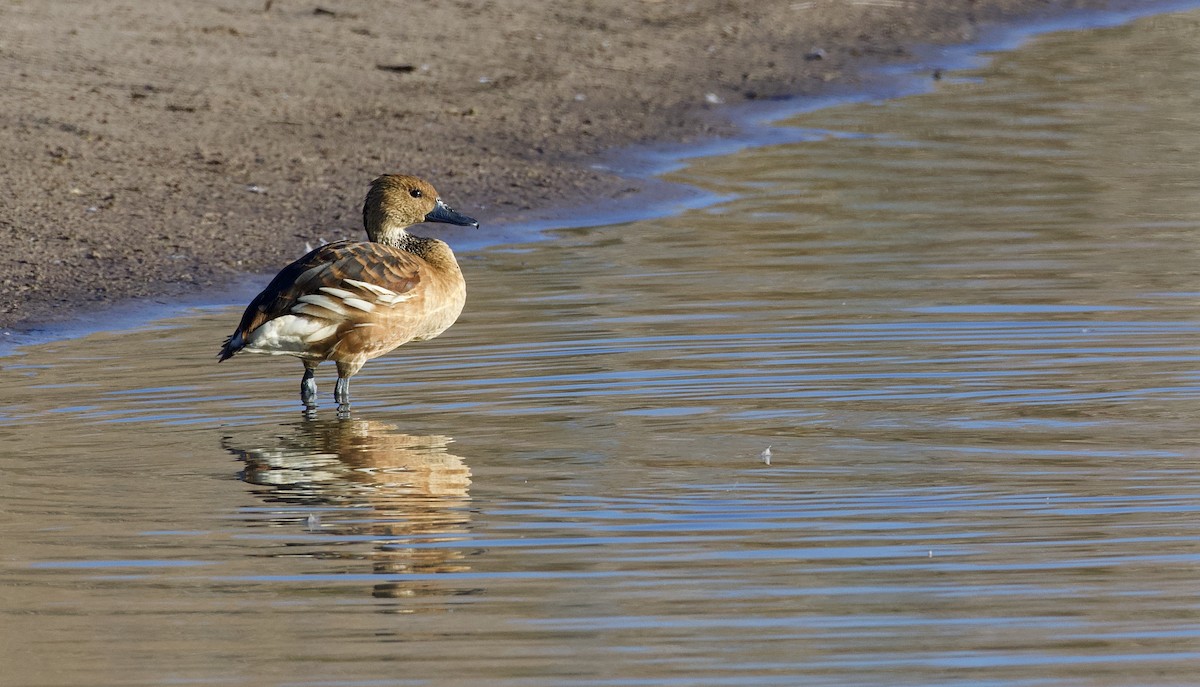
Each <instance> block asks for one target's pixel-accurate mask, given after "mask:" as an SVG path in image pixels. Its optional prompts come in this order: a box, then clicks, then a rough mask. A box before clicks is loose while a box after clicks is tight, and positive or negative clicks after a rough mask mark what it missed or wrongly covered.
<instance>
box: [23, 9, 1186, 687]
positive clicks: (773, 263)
mask: <svg viewBox="0 0 1200 687" xmlns="http://www.w3.org/2000/svg"><path fill="white" fill-rule="evenodd" d="M1198 32H1200V14H1195V13H1193V14H1183V15H1169V16H1162V17H1156V18H1149V19H1144V20H1141V21H1138V22H1135V23H1133V24H1131V25H1129V26H1123V27H1116V28H1109V29H1103V30H1097V31H1090V32H1084V33H1065V34H1055V35H1050V36H1046V37H1043V38H1042V39H1039V40H1038V41H1036V42H1035V43H1034V44H1033V45H1030V46H1028V47H1026V48H1024V49H1022V50H1021V51H1019V52H1016V53H1012V54H1004V55H1000V56H998V57H997V58H996V59H995V61H994V62H993V63H992V64H991V65H990V66H987V67H983V68H980V69H978V70H976V71H972V72H967V73H958V74H949V75H947V78H946V79H944V80H943V81H941V82H939V83H938V85H937V87H936V88H935V90H934V92H933V93H930V94H927V95H921V96H915V97H910V98H906V99H902V100H895V101H889V102H882V103H868V104H857V105H848V106H844V107H839V108H834V109H828V110H822V111H819V112H814V113H809V114H806V115H804V116H802V117H800V118H799V119H797V120H795V121H793V122H791V124H792V125H794V126H797V127H801V128H802V131H801V132H800V136H798V138H800V139H803V140H800V141H799V142H796V143H791V144H787V145H778V146H773V147H768V148H763V149H756V150H748V151H743V152H741V153H738V154H734V155H730V156H725V157H720V158H712V159H705V160H699V161H696V162H695V164H693V165H691V166H689V167H688V168H686V169H683V170H680V171H678V172H676V173H674V174H673V178H674V179H675V180H677V181H682V182H686V183H690V184H695V185H697V186H700V187H702V188H704V189H706V190H707V191H709V192H711V193H713V194H716V195H718V196H720V197H722V198H724V199H725V200H724V201H722V202H720V203H718V204H715V205H712V206H710V207H706V208H702V209H696V210H691V211H688V212H686V213H684V214H682V215H680V216H676V217H669V218H665V219H656V220H654V221H647V222H643V223H627V224H623V225H618V226H608V227H597V228H579V229H571V230H563V231H561V232H557V233H556V235H555V236H554V237H553V238H552V240H548V241H542V242H539V243H534V244H527V245H512V246H501V247H496V248H492V249H488V250H484V251H479V252H476V253H473V254H471V255H470V256H469V257H468V259H466V260H464V267H465V270H466V272H467V274H468V278H469V281H470V285H471V296H470V302H469V304H468V307H467V311H466V313H465V314H464V316H463V318H462V320H460V322H459V324H458V325H456V326H455V327H454V328H453V329H452V330H451V331H450V333H448V334H447V335H446V336H444V337H443V338H442V339H439V340H438V341H435V342H432V343H429V344H423V345H413V346H411V347H408V348H406V349H402V350H401V351H398V352H397V353H395V354H393V355H391V356H389V357H387V358H384V359H380V360H377V361H375V362H373V363H372V364H370V365H368V366H367V367H366V368H365V370H364V371H363V373H361V375H360V376H359V377H357V378H356V383H355V388H354V392H355V416H354V419H352V420H349V421H338V420H337V419H335V418H334V417H333V408H332V402H331V399H330V398H329V394H330V392H331V391H332V378H331V373H330V371H329V370H325V374H324V375H323V376H321V377H320V378H319V381H320V382H321V383H322V384H323V386H322V389H321V391H322V393H323V394H324V397H323V398H324V400H325V401H326V407H325V408H323V409H322V412H321V414H320V415H319V417H318V418H317V419H316V420H311V421H308V420H304V419H303V418H302V417H301V416H300V412H299V404H298V399H297V388H298V384H299V377H300V372H301V366H300V365H299V364H298V363H295V362H294V361H283V360H272V359H261V358H260V359H249V358H238V359H235V360H233V361H230V362H227V363H224V364H222V365H220V366H216V365H214V363H213V361H214V356H215V353H216V349H217V346H218V344H219V343H220V340H221V339H222V338H223V336H224V335H226V334H227V333H228V331H229V330H230V329H231V328H232V326H233V324H234V323H235V322H236V319H237V315H238V312H237V310H236V309H223V308H222V309H208V310H201V311H197V312H195V313H193V314H190V315H188V316H186V317H181V318H179V319H175V320H168V321H164V322H159V323H155V324H154V325H151V326H146V327H143V328H140V329H139V330H137V331H121V332H111V333H101V334H95V335H92V336H88V337H86V338H82V339H76V340H66V341H59V342H55V343H50V344H45V345H42V346H35V347H29V348H25V349H22V350H21V351H20V352H19V354H17V355H14V356H11V357H9V358H5V359H4V360H3V369H2V370H0V383H2V384H3V387H4V389H5V392H4V399H3V402H2V403H0V441H2V446H3V448H0V474H2V475H3V478H2V482H0V483H2V486H0V489H2V498H0V536H2V537H3V542H4V544H3V547H2V549H0V551H2V552H3V558H2V560H0V614H2V615H0V652H2V653H0V661H2V663H0V665H2V666H3V672H2V673H0V683H3V684H5V685H8V684H12V685H38V686H59V685H78V684H89V685H168V684H184V685H188V684H206V685H208V684H255V685H300V686H304V687H311V686H318V685H320V686H325V685H339V686H340V685H348V686H360V685H362V686H376V685H424V684H464V685H465V684H479V685H482V684H487V685H606V686H607V685H784V684H789V685H790V684H812V685H822V684H827V685H878V684H890V685H902V684H913V685H917V684H921V685H928V684H943V685H960V684H961V685H966V684H970V685H1004V686H1006V687H1008V686H1026V685H1045V684H1055V685H1059V684H1070V685H1109V684H1138V685H1147V684H1188V683H1192V682H1193V681H1194V674H1195V672H1196V667H1197V666H1198V665H1200V641H1198V640H1200V612H1198V611H1200V591H1198V590H1197V586H1196V576H1197V572H1198V571H1200V543H1198V542H1200V464H1198V462H1197V457H1198V456H1200V450H1198V445H1197V433H1196V430H1195V427H1196V421H1195V420H1196V417H1197V415H1198V414H1200V351H1198V350H1197V344H1196V342H1197V335H1198V334H1200V318H1198V317H1197V314H1196V306H1197V301H1198V300H1200V288H1198V287H1200V279H1198V276H1200V260H1198V259H1197V257H1198V256H1197V252H1198V248H1200V232H1198V231H1197V229H1198V228H1200V193H1197V191H1198V190H1200V189H1198V188H1197V186H1198V182H1197V179H1198V178H1200V175H1198V174H1197V166H1196V161H1197V160H1198V159H1200V115H1197V113H1198V112H1200V102H1197V101H1198V99H1200V96H1198V95H1197V94H1200V54H1198V53H1197V52H1196V51H1195V49H1194V46H1195V38H1196V35H1197V33H1198ZM768 446H770V447H771V452H772V459H771V461H770V464H769V465H768V464H766V463H765V462H764V461H763V460H762V459H761V457H760V456H761V453H762V451H763V450H764V449H765V448H767V447H768Z"/></svg>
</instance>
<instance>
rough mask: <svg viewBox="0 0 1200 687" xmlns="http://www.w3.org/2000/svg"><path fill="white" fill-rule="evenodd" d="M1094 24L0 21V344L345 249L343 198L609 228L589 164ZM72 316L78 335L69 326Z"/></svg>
mask: <svg viewBox="0 0 1200 687" xmlns="http://www.w3.org/2000/svg"><path fill="white" fill-rule="evenodd" d="M1112 6H1113V3H1110V2H1102V1H1099V0H1096V1H1088V0H1076V1H1067V0H940V1H929V2H919V1H911V2H909V1H905V0H901V1H898V2H886V1H884V0H879V1H876V2H866V1H854V0H813V1H810V2H795V1H792V0H760V1H758V2H754V3H737V2H729V1H727V0H696V1H693V2H686V3H684V2H669V1H665V0H626V1H624V2H619V1H617V0H555V1H554V2H549V1H546V0H461V1H457V0H431V1H428V2H419V3H413V2H386V3H385V2H368V1H367V0H273V1H272V2H264V0H214V1H213V2H205V3H196V2H188V1H186V0H157V1H155V2H147V1H141V2H117V1H114V0H101V1H90V2H82V1H79V2H67V1H61V2H40V1H36V2H35V1H33V0H24V1H21V0H4V1H3V2H2V3H0V87H2V88H3V92H4V93H5V96H4V98H3V101H0V102H2V104H0V149H2V150H3V151H4V157H5V160H6V163H5V164H4V165H3V166H2V167H0V183H2V185H3V188H4V194H3V195H2V196H0V236H2V237H3V240H4V242H5V244H6V245H8V246H9V249H8V250H6V251H5V252H4V253H3V254H0V327H5V328H9V329H13V330H18V331H20V330H28V329H30V328H34V327H35V326H39V325H41V324H43V323H49V322H54V321H56V320H62V319H64V318H66V317H69V316H78V315H79V314H80V313H84V314H85V316H87V317H95V318H97V320H98V321H99V319H100V318H103V317H104V316H105V315H104V308H105V307H107V306H110V305H113V304H117V303H121V302H123V301H126V300H128V299H153V300H155V301H159V302H171V301H172V300H173V299H177V298H185V297H186V298H195V297H196V296H197V294H201V293H204V292H205V291H206V290H220V289H224V288H228V285H229V284H231V283H232V282H233V281H235V280H236V279H237V278H239V276H241V275H245V274H247V273H261V272H273V271H275V269H277V268H279V267H281V266H282V265H284V264H286V263H287V262H289V261H290V260H292V259H294V258H295V257H297V256H298V255H300V254H301V253H302V252H303V250H304V247H305V243H306V242H314V241H316V240H319V239H327V240H333V239H338V238H343V237H356V236H358V235H359V233H360V231H361V229H360V226H361V225H360V216H359V212H360V207H361V199H362V195H363V193H364V192H365V189H366V185H367V183H368V182H369V181H370V179H372V178H373V177H374V176H376V175H378V174H380V173H383V172H409V173H415V174H419V175H422V176H425V177H427V178H429V179H431V180H432V181H433V182H434V183H435V184H436V185H437V186H438V188H439V190H440V192H441V194H442V196H443V197H444V198H445V199H446V200H447V201H448V202H450V203H451V204H452V205H454V206H455V207H457V208H459V209H460V210H462V211H464V212H466V213H468V214H470V215H472V216H474V217H477V218H478V219H480V220H481V222H483V224H484V229H483V231H486V230H487V226H488V225H489V224H496V223H502V222H505V221H512V220H513V219H515V218H519V217H521V216H522V215H523V213H528V212H530V211H533V210H537V209H546V208H553V207H570V206H573V205H581V204H586V205H592V206H595V205H597V204H599V205H603V204H605V203H608V202H612V203H620V202H622V199H623V198H625V197H627V194H628V192H629V189H630V188H631V184H634V183H636V182H631V181H630V180H628V179H622V178H619V177H615V176H613V175H610V174H605V173H603V172H600V171H597V170H596V169H594V168H593V167H592V164H593V163H594V161H595V160H596V159H597V156H598V155H600V154H602V153H605V152H609V151H613V150H617V149H620V148H622V147H626V146H630V145H635V144H640V143H647V142H657V141H671V142H686V141H695V140H702V139H706V138H712V137H715V136H720V135H722V134H724V133H728V132H730V131H731V127H732V126H733V125H732V124H731V123H730V121H729V119H728V113H727V108H726V107H725V106H726V105H729V104H737V103H742V102H745V101H750V100H763V99H775V98H780V97H787V96H804V95H811V94H816V93H821V92H824V91H826V90H827V89H830V88H831V87H854V86H855V85H856V84H860V83H861V78H862V74H863V73H864V70H866V69H869V68H871V67H874V66H877V65H879V64H881V63H885V62H893V61H904V60H911V59H913V54H914V49H915V48H917V47H919V46H925V45H944V44H956V43H963V42H970V41H972V40H974V39H976V38H977V37H978V36H979V35H980V32H981V31H984V30H986V28H987V27H989V26H995V25H997V24H1002V23H1014V22H1023V21H1035V20H1039V19H1043V18H1047V17H1050V16H1056V15H1062V14H1063V13H1066V12H1070V11H1076V10H1081V9H1083V10H1101V9H1109V8H1112ZM90 311H95V312H96V314H95V315H88V314H87V313H89V312H90Z"/></svg>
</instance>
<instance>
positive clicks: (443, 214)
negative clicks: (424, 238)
mask: <svg viewBox="0 0 1200 687" xmlns="http://www.w3.org/2000/svg"><path fill="white" fill-rule="evenodd" d="M425 221H426V222H445V223H446V224H457V225H458V226H460V227H475V228H476V229H478V228H479V222H476V221H475V220H473V219H471V218H470V217H467V216H466V215H461V214H459V213H457V212H455V211H454V210H453V209H452V208H451V207H450V206H449V205H446V204H445V203H443V202H442V201H441V200H440V199H439V200H438V202H437V206H436V207H435V208H433V210H432V211H430V213H429V214H428V215H425Z"/></svg>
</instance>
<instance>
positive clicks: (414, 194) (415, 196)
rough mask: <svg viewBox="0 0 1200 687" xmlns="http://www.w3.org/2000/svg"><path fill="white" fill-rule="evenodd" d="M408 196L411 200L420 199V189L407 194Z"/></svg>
mask: <svg viewBox="0 0 1200 687" xmlns="http://www.w3.org/2000/svg"><path fill="white" fill-rule="evenodd" d="M408 195H410V196H412V197H413V198H420V197H421V189H419V188H414V189H413V190H411V191H409V192H408Z"/></svg>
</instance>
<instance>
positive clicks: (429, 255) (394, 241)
mask: <svg viewBox="0 0 1200 687" xmlns="http://www.w3.org/2000/svg"><path fill="white" fill-rule="evenodd" d="M374 241H376V242H377V243H382V244H383V245H385V246H391V247H392V248H399V249H400V250H402V251H404V252H405V253H412V254H413V255H415V256H417V257H418V258H421V259H422V260H424V261H425V262H427V263H429V264H431V265H433V266H434V267H436V268H439V269H455V270H457V269H458V261H457V260H455V259H454V252H453V251H451V250H450V246H448V245H446V242H445V241H439V240H437V239H431V238H426V237H424V236H413V235H412V234H410V233H408V232H407V231H404V230H403V229H401V230H399V231H387V232H380V233H378V234H377V235H376V238H374Z"/></svg>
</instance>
